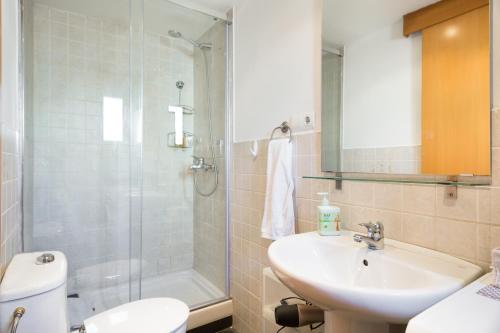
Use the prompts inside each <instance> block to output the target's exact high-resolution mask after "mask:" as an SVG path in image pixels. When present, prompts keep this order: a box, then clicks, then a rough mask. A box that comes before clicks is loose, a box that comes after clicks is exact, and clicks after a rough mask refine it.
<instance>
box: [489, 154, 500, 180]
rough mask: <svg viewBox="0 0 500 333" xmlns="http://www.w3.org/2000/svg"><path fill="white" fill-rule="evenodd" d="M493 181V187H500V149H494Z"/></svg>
mask: <svg viewBox="0 0 500 333" xmlns="http://www.w3.org/2000/svg"><path fill="white" fill-rule="evenodd" d="M491 155H492V164H491V179H492V185H493V186H500V148H493V149H492V154H491Z"/></svg>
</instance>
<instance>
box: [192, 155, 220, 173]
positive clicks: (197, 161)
mask: <svg viewBox="0 0 500 333" xmlns="http://www.w3.org/2000/svg"><path fill="white" fill-rule="evenodd" d="M190 168H191V170H195V171H196V170H204V171H217V165H215V164H207V163H205V158H204V157H198V156H194V155H193V164H191V167H190Z"/></svg>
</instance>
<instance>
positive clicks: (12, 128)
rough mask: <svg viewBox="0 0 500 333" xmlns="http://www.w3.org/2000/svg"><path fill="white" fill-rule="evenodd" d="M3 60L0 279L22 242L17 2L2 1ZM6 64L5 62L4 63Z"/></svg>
mask: <svg viewBox="0 0 500 333" xmlns="http://www.w3.org/2000/svg"><path fill="white" fill-rule="evenodd" d="M1 14H2V19H1V22H2V33H3V38H2V44H3V45H2V63H3V64H4V66H3V68H2V71H1V74H2V75H1V76H2V78H1V85H0V103H1V107H0V109H1V110H0V142H1V144H0V152H1V154H0V158H1V170H2V173H1V177H2V178H1V184H2V189H1V194H0V196H1V206H0V213H1V217H0V279H1V277H2V276H3V273H4V271H5V267H6V266H7V264H8V263H9V261H10V260H11V259H12V256H14V255H15V254H17V253H19V252H20V251H21V250H22V241H21V229H22V228H21V139H20V138H21V134H22V130H21V119H20V117H19V114H18V101H17V97H18V83H19V81H18V68H17V65H18V60H17V59H18V58H17V57H18V54H17V47H16V46H17V39H18V31H17V27H18V25H17V24H18V20H17V18H18V17H17V1H4V3H3V4H2V11H1ZM7 64H8V65H7Z"/></svg>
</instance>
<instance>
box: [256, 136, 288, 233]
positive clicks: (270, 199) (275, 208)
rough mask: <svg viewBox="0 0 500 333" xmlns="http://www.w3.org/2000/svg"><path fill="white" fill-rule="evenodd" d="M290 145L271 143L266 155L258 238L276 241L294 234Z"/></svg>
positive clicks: (285, 140) (283, 140)
mask: <svg viewBox="0 0 500 333" xmlns="http://www.w3.org/2000/svg"><path fill="white" fill-rule="evenodd" d="M293 190H294V186H293V173H292V143H291V142H289V140H288V139H278V140H271V141H270V142H269V148H268V154H267V184H266V198H265V202H264V216H263V218H262V227H261V232H262V237H264V238H268V239H279V238H281V237H284V236H288V235H293V234H295V214H294V208H293Z"/></svg>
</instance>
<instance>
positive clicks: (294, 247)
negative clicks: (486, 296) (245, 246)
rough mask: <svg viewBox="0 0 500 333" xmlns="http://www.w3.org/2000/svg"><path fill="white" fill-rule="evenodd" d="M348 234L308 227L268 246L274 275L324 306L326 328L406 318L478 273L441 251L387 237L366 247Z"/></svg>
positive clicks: (346, 329)
mask: <svg viewBox="0 0 500 333" xmlns="http://www.w3.org/2000/svg"><path fill="white" fill-rule="evenodd" d="M352 236H353V233H351V232H343V234H342V235H341V236H320V235H318V234H317V233H315V232H310V233H304V234H298V235H293V236H289V237H285V238H282V239H280V240H277V241H275V242H274V243H273V244H272V245H271V246H270V247H269V250H268V256H269V260H270V263H271V268H272V270H273V272H274V273H275V274H276V276H277V277H278V278H279V279H280V280H281V281H282V282H283V283H284V284H285V285H286V286H288V288H290V289H291V290H292V291H293V292H295V293H296V294H298V295H301V296H302V297H304V298H305V299H307V300H309V301H310V302H312V303H313V304H315V305H317V306H319V307H321V308H323V309H325V311H327V312H326V313H325V332H326V333H330V332H335V333H344V332H349V333H353V332H361V331H366V330H362V329H356V328H354V327H361V326H363V325H364V324H363V323H366V322H368V323H370V322H371V323H373V327H375V326H380V325H384V323H394V324H405V323H407V322H408V321H409V320H410V318H412V317H414V316H415V315H417V314H418V313H420V312H422V311H423V310H425V309H427V308H428V307H430V306H431V305H433V304H434V303H436V302H438V301H440V300H441V299H443V298H445V297H447V296H448V295H450V294H452V293H453V292H455V291H457V290H458V289H460V288H462V287H463V286H465V285H466V284H468V283H469V282H471V281H473V280H474V279H476V278H477V277H478V276H479V275H480V274H481V269H480V268H479V267H478V266H476V265H473V264H471V263H469V262H466V261H464V260H460V259H457V258H455V257H452V256H449V255H446V254H443V253H439V252H436V251H432V250H428V249H425V248H422V247H418V246H414V245H410V244H406V243H402V242H398V241H394V240H390V239H387V238H386V239H385V248H384V249H383V250H369V249H368V248H367V246H366V244H360V243H355V242H354V241H353V239H352ZM375 323H379V324H375ZM333 326H335V327H333ZM376 331H377V332H381V331H382V332H383V331H384V330H382V329H380V328H377V329H376Z"/></svg>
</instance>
